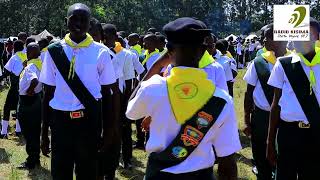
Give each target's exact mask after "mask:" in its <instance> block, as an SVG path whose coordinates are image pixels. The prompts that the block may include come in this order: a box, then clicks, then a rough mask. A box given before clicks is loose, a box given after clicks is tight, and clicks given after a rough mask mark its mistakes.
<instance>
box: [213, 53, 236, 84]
mask: <svg viewBox="0 0 320 180" xmlns="http://www.w3.org/2000/svg"><path fill="white" fill-rule="evenodd" d="M214 57H215V58H216V62H218V63H219V64H220V65H221V66H222V67H223V69H224V73H225V77H226V81H232V80H233V75H232V71H231V65H230V62H231V60H230V58H228V56H225V55H222V53H221V52H220V51H219V50H217V53H216V55H214Z"/></svg>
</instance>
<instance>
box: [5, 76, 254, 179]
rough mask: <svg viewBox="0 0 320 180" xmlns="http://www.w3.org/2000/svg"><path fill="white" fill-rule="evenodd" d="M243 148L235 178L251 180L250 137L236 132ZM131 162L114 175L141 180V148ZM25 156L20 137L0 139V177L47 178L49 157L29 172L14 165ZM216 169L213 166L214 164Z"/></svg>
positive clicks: (240, 94) (238, 93) (240, 92)
mask: <svg viewBox="0 0 320 180" xmlns="http://www.w3.org/2000/svg"><path fill="white" fill-rule="evenodd" d="M243 75H244V71H243V70H242V71H240V73H239V76H238V78H237V79H238V80H237V81H236V83H235V85H234V101H235V108H236V112H237V117H238V121H239V129H242V127H243V98H244V92H245V88H246V85H245V82H244V81H243V80H242V77H243ZM6 93H7V91H3V92H1V93H0V107H1V108H2V107H3V103H4V100H5V97H6ZM10 125H11V129H10V131H11V132H14V128H13V126H14V122H12V121H11V123H10ZM240 136H241V142H242V146H243V149H242V150H241V151H240V152H239V153H238V154H237V156H236V157H237V162H238V172H239V179H241V180H253V179H256V178H255V176H254V175H253V173H252V172H251V166H252V165H251V158H252V155H251V147H250V140H249V139H248V138H246V137H245V136H244V134H243V133H240ZM133 156H134V159H133V165H134V168H133V169H132V170H131V171H128V170H123V169H118V171H117V174H116V175H117V178H118V179H119V180H127V179H130V180H142V179H143V174H144V169H145V167H146V158H147V155H146V153H145V152H144V151H141V150H134V152H133ZM25 158H26V152H25V149H24V142H23V140H22V139H19V138H15V137H14V136H12V135H11V136H9V140H2V139H0V180H7V179H8V180H25V179H32V180H43V179H50V159H49V158H46V157H44V156H41V167H40V168H37V169H35V170H33V171H30V172H29V171H23V170H17V169H16V168H15V167H16V166H18V165H19V164H20V163H22V162H23V161H24V160H25ZM215 168H217V167H215Z"/></svg>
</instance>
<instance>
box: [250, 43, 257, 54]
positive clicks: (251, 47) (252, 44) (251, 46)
mask: <svg viewBox="0 0 320 180" xmlns="http://www.w3.org/2000/svg"><path fill="white" fill-rule="evenodd" d="M255 47H256V46H255V44H254V43H250V44H249V51H251V52H252V51H254V48H255Z"/></svg>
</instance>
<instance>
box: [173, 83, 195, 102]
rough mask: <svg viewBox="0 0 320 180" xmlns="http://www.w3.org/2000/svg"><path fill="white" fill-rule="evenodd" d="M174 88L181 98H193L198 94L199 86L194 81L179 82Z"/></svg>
mask: <svg viewBox="0 0 320 180" xmlns="http://www.w3.org/2000/svg"><path fill="white" fill-rule="evenodd" d="M174 90H175V91H176V93H177V95H178V96H179V98H180V99H192V98H193V97H195V96H196V95H197V94H198V87H197V86H196V85H195V84H193V83H182V84H178V85H177V86H176V87H175V88H174Z"/></svg>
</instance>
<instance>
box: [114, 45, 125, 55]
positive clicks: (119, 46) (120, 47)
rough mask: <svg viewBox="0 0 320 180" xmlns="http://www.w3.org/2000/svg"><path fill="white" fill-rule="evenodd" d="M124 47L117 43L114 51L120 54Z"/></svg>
mask: <svg viewBox="0 0 320 180" xmlns="http://www.w3.org/2000/svg"><path fill="white" fill-rule="evenodd" d="M122 49H123V47H122V46H121V43H119V42H115V46H114V48H113V50H114V51H115V52H116V54H118V53H119V52H120V51H122Z"/></svg>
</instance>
